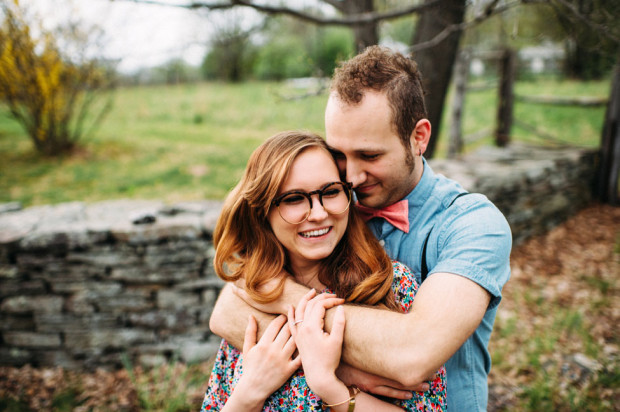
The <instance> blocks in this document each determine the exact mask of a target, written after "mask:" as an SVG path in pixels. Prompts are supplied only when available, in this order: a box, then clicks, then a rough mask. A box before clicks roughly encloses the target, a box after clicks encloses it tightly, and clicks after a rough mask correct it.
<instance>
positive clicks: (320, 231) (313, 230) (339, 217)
mask: <svg viewBox="0 0 620 412" xmlns="http://www.w3.org/2000/svg"><path fill="white" fill-rule="evenodd" d="M338 181H340V177H339V175H338V168H337V167H336V164H335V163H334V160H333V158H332V156H331V155H330V154H329V153H328V152H327V151H326V150H324V149H321V148H318V147H312V148H309V149H306V150H305V151H303V152H302V153H301V154H300V155H299V156H297V158H296V159H295V160H294V162H293V165H292V167H291V170H290V172H289V175H288V178H287V179H286V180H285V181H284V182H283V183H282V185H281V187H280V189H279V190H278V196H280V195H281V194H283V193H286V192H290V191H303V192H312V191H314V190H319V189H321V188H323V187H324V186H325V185H326V184H327V183H331V182H338ZM324 202H325V200H324ZM306 203H307V200H306ZM268 220H269V224H270V225H271V228H272V230H273V233H274V234H275V235H276V238H277V239H278V241H279V242H280V243H281V244H282V246H283V247H284V249H286V251H287V254H288V257H289V261H290V263H291V266H292V269H293V271H295V272H297V271H303V270H304V269H306V268H309V267H312V266H314V265H315V264H316V263H318V262H319V261H320V260H322V259H324V258H326V257H327V256H329V255H330V254H331V253H332V251H333V250H334V248H335V247H336V245H337V244H338V242H339V241H340V239H342V236H343V235H344V233H345V230H346V228H347V223H348V221H349V213H348V211H347V212H344V213H341V214H330V213H328V212H327V211H326V210H325V209H324V208H323V207H322V206H321V203H320V202H319V195H318V194H314V195H312V209H311V210H310V214H309V215H308V218H307V219H306V220H305V221H303V222H301V223H298V224H291V223H288V222H287V221H285V220H284V219H283V218H282V216H281V215H280V213H279V212H278V208H277V207H275V206H273V207H272V208H271V210H270V211H269V215H268Z"/></svg>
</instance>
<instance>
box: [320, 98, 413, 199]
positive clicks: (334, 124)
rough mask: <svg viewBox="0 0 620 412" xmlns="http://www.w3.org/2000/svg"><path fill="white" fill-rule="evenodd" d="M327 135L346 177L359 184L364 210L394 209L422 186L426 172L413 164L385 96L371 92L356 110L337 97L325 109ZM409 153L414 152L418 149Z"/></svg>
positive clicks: (411, 148)
mask: <svg viewBox="0 0 620 412" xmlns="http://www.w3.org/2000/svg"><path fill="white" fill-rule="evenodd" d="M325 133H326V139H327V144H328V145H329V146H330V148H331V149H332V150H333V152H334V154H335V157H336V162H337V163H338V169H339V170H340V173H341V174H343V175H346V180H347V181H348V182H351V183H353V188H354V189H355V193H356V194H357V198H358V200H359V201H360V203H361V204H363V205H364V206H369V207H375V208H382V207H385V206H389V205H391V204H393V203H395V202H397V201H399V200H400V199H402V198H403V197H405V196H406V195H407V194H408V193H409V192H410V191H411V190H413V188H414V187H415V185H416V183H417V182H418V180H419V178H420V175H421V170H420V171H419V172H417V170H419V169H421V167H414V163H413V162H411V161H409V162H408V161H407V152H406V149H405V147H404V145H403V144H402V143H401V141H400V139H399V137H398V135H397V133H396V131H395V130H394V127H393V126H392V111H391V109H390V106H389V103H388V100H387V97H386V96H385V94H384V93H380V92H376V91H372V90H368V91H365V92H364V97H363V98H362V101H361V102H360V103H358V104H354V105H349V104H345V103H343V102H342V101H341V100H340V99H339V98H338V97H337V96H336V95H335V94H332V95H331V96H330V98H329V100H328V102H327V108H326V109H325ZM412 144H413V141H412ZM409 150H410V153H413V146H410V147H409ZM416 160H419V159H416ZM420 166H421V164H420Z"/></svg>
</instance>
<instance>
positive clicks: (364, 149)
mask: <svg viewBox="0 0 620 412" xmlns="http://www.w3.org/2000/svg"><path fill="white" fill-rule="evenodd" d="M327 150H329V152H330V153H331V154H332V155H339V154H342V152H341V151H340V150H338V149H335V148H333V147H331V146H328V147H327ZM382 152H383V149H381V148H373V147H361V148H359V149H355V150H354V151H353V153H356V154H363V153H382Z"/></svg>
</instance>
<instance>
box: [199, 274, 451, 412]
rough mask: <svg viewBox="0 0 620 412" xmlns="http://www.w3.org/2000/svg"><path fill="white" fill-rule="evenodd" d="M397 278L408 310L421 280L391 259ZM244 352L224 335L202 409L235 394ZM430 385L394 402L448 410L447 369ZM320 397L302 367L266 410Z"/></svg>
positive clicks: (397, 292)
mask: <svg viewBox="0 0 620 412" xmlns="http://www.w3.org/2000/svg"><path fill="white" fill-rule="evenodd" d="M392 267H393V269H394V280H393V282H392V290H393V291H394V297H395V299H396V302H397V303H398V304H399V306H400V308H401V310H402V311H403V312H405V313H406V312H408V311H409V309H410V308H411V304H412V303H413V298H414V296H415V293H416V291H417V290H418V284H417V282H416V280H415V277H414V275H413V274H412V273H411V271H410V270H409V268H407V267H406V266H405V265H403V264H402V263H399V262H392ZM242 358H243V356H242V354H241V352H240V351H239V350H237V349H235V348H234V347H233V346H231V345H230V344H229V343H228V342H226V340H224V339H222V343H221V345H220V349H219V351H218V353H217V357H216V359H215V364H214V365H213V371H212V372H211V376H210V378H209V385H208V388H207V391H206V393H205V397H204V401H203V403H202V408H201V412H203V411H219V410H220V409H222V408H223V407H224V404H225V403H226V401H227V400H228V398H229V397H230V395H231V394H232V391H233V389H234V387H235V385H236V384H237V382H238V381H239V378H240V376H241V373H242V372H243V368H242V362H243V361H242ZM428 383H429V384H430V388H429V390H428V391H426V392H413V397H412V398H411V399H409V400H393V403H394V404H396V405H398V406H400V407H402V408H403V410H406V411H445V410H447V407H448V403H447V400H446V369H445V367H443V366H442V367H441V368H440V369H439V371H437V374H436V375H435V378H434V379H433V380H432V381H429V382H428ZM320 410H321V399H320V398H319V397H318V396H316V395H315V394H314V393H313V392H312V391H311V390H310V387H309V386H308V384H307V383H306V378H305V376H304V372H303V370H302V369H299V370H298V371H297V372H296V373H295V374H293V376H291V377H290V378H289V380H288V381H287V382H286V383H285V384H284V385H282V387H280V389H278V390H277V391H276V392H274V393H273V394H272V395H271V396H270V397H269V398H268V399H267V401H266V402H265V405H264V407H263V411H269V412H271V411H284V412H287V411H320Z"/></svg>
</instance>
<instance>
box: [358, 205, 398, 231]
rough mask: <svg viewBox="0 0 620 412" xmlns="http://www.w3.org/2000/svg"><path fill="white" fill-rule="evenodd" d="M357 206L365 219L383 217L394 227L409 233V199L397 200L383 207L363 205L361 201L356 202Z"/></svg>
mask: <svg viewBox="0 0 620 412" xmlns="http://www.w3.org/2000/svg"><path fill="white" fill-rule="evenodd" d="M356 207H357V210H358V211H359V212H360V215H361V216H362V218H363V219H364V220H365V221H368V220H370V219H372V218H373V217H382V218H384V219H385V220H387V221H388V222H390V223H391V224H392V225H393V226H394V227H396V228H398V229H400V230H402V231H403V232H405V233H409V202H408V201H407V199H404V200H401V201H400V202H396V203H394V204H393V205H389V206H388V207H384V208H383V209H373V208H372V207H366V206H362V205H360V204H359V202H358V203H357V204H356Z"/></svg>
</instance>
